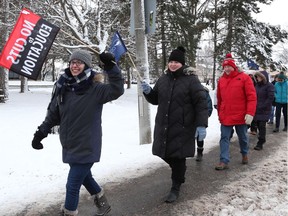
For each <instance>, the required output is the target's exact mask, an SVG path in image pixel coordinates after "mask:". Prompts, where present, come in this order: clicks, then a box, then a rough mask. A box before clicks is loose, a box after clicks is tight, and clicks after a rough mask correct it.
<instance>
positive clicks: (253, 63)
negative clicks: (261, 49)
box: [247, 59, 259, 70]
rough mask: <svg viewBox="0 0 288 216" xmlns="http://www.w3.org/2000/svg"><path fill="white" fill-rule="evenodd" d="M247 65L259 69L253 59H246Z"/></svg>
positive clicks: (252, 68)
mask: <svg viewBox="0 0 288 216" xmlns="http://www.w3.org/2000/svg"><path fill="white" fill-rule="evenodd" d="M247 65H248V68H249V69H250V70H259V65H257V64H256V63H255V62H254V61H253V60H251V59H248V60H247Z"/></svg>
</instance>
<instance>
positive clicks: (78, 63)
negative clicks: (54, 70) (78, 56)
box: [70, 60, 84, 66]
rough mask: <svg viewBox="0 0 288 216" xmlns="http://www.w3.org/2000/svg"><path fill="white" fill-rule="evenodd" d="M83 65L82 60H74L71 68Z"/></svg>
mask: <svg viewBox="0 0 288 216" xmlns="http://www.w3.org/2000/svg"><path fill="white" fill-rule="evenodd" d="M82 64H84V62H82V61H80V60H78V61H77V60H73V61H71V62H70V65H71V66H73V65H76V66H80V65H82Z"/></svg>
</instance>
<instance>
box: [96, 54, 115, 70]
mask: <svg viewBox="0 0 288 216" xmlns="http://www.w3.org/2000/svg"><path fill="white" fill-rule="evenodd" d="M99 57H100V60H101V62H103V64H104V65H100V67H101V66H102V67H103V69H104V70H105V71H107V70H111V69H112V68H113V67H114V65H115V64H116V61H115V57H114V55H113V54H112V53H109V52H105V51H104V52H102V53H101V54H100V55H99Z"/></svg>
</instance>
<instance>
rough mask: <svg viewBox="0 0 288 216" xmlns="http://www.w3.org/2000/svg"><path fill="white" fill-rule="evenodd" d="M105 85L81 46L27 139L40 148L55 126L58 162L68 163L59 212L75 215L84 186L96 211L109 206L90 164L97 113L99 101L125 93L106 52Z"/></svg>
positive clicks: (96, 149) (97, 137)
mask: <svg viewBox="0 0 288 216" xmlns="http://www.w3.org/2000/svg"><path fill="white" fill-rule="evenodd" d="M100 60H101V61H102V63H103V68H104V71H106V73H107V75H108V80H109V84H104V83H102V82H101V80H100V78H101V77H100V74H99V73H98V74H97V73H96V72H95V71H94V70H93V69H92V56H91V54H90V53H89V52H88V51H86V50H76V51H75V52H73V53H72V55H71V56H70V58H69V67H68V68H66V69H65V71H64V74H63V75H61V76H60V78H59V79H58V81H57V82H56V84H55V87H54V91H53V95H52V99H51V101H50V104H49V106H48V110H47V115H46V117H45V120H44V121H43V123H42V124H41V125H40V126H39V127H38V130H37V131H36V132H35V134H34V138H33V140H32V147H33V148H34V149H37V150H40V149H43V145H42V143H41V141H42V140H43V139H44V138H45V137H47V135H48V134H49V133H51V128H52V127H53V126H55V125H60V132H59V136H60V142H61V144H62V160H63V162H64V163H67V164H69V166H70V170H69V173H68V178H67V183H66V198H65V204H64V205H62V206H61V212H62V214H63V215H64V216H74V215H77V214H78V210H77V207H78V201H79V191H80V187H81V185H83V186H84V187H85V188H86V189H87V191H88V192H89V193H90V194H91V196H94V203H95V205H96V215H106V214H107V213H108V212H109V211H110V210H111V207H110V205H109V203H108V201H107V198H106V196H105V194H104V190H103V188H102V187H100V185H99V184H98V183H97V182H96V181H95V179H94V178H93V176H92V173H91V168H92V166H93V164H94V163H95V162H99V161H100V156H101V146H102V126H101V116H102V109H103V104H105V103H107V102H109V101H112V100H116V99H117V98H118V97H120V96H121V95H122V94H123V93H124V80H123V78H122V75H121V71H120V69H119V68H118V66H117V65H115V58H114V56H113V55H112V54H111V53H106V52H103V53H101V54H100Z"/></svg>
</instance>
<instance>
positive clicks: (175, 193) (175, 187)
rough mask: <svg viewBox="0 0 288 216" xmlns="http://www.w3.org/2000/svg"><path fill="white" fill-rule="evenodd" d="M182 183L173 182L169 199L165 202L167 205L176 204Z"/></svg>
mask: <svg viewBox="0 0 288 216" xmlns="http://www.w3.org/2000/svg"><path fill="white" fill-rule="evenodd" d="M180 186H181V183H179V182H176V181H174V180H172V187H171V190H170V193H169V194H168V197H167V199H166V200H165V202H166V203H172V202H175V201H176V200H177V199H178V197H179V192H180Z"/></svg>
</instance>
